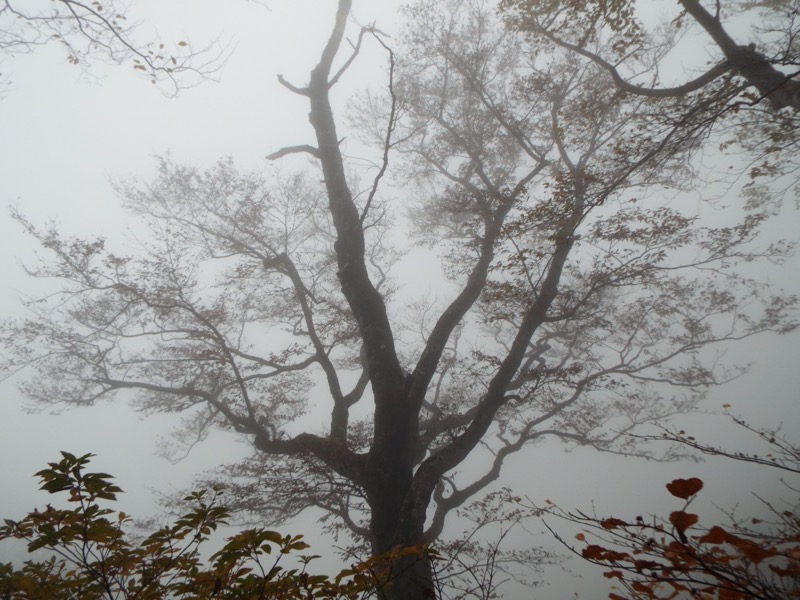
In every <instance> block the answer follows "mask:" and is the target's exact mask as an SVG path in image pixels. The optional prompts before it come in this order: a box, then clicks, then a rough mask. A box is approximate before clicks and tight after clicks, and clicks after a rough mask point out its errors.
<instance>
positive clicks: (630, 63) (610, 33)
mask: <svg viewBox="0 0 800 600" xmlns="http://www.w3.org/2000/svg"><path fill="white" fill-rule="evenodd" d="M706 4H711V5H712V8H707V7H706V6H704V5H703V3H701V2H700V1H699V0H679V2H678V3H677V6H676V7H675V8H674V9H670V10H675V14H674V15H670V17H673V18H670V17H666V18H664V20H663V21H662V22H660V23H658V24H657V25H655V26H652V25H651V26H650V27H648V26H647V25H645V24H644V23H643V21H645V20H646V19H645V14H646V13H649V12H652V10H651V8H650V7H648V5H647V3H645V2H638V1H637V0H608V1H606V0H596V1H592V2H574V1H572V0H552V1H547V2H539V1H531V0H502V2H501V3H500V6H501V10H502V11H503V12H504V14H505V17H506V22H507V24H508V25H509V26H511V27H512V28H514V29H515V30H518V31H521V32H525V33H527V34H528V35H529V36H530V39H531V40H532V41H533V43H537V42H538V43H544V44H547V43H554V44H557V45H559V46H560V47H562V48H564V49H566V50H568V51H569V52H572V53H574V54H575V55H576V56H579V57H581V58H583V59H585V60H588V61H591V62H592V63H593V64H595V65H596V66H598V67H599V68H600V69H601V71H603V72H605V73H606V75H607V76H608V77H609V78H610V79H611V80H612V81H613V82H614V85H615V87H616V88H617V89H618V90H620V92H622V93H625V94H632V95H638V96H645V97H649V98H661V99H665V100H671V101H674V100H675V99H678V98H683V99H684V102H683V103H682V104H683V105H684V106H685V107H686V110H687V113H686V118H691V119H692V120H694V121H695V123H696V124H697V125H698V126H699V127H702V128H703V129H710V128H711V127H712V126H715V125H716V127H717V128H718V129H728V130H731V129H732V130H733V133H732V134H730V136H729V138H730V139H729V140H728V141H727V142H726V145H731V144H732V145H735V146H739V147H743V148H744V149H745V150H747V151H748V152H751V153H753V152H754V153H756V154H758V155H760V157H761V160H759V161H757V162H756V163H755V164H753V165H752V166H751V167H752V168H751V169H750V175H751V177H752V178H753V179H755V178H756V177H763V176H765V175H766V176H771V177H775V178H777V177H779V176H780V175H784V174H787V173H794V172H795V171H796V169H797V165H796V161H795V160H794V157H795V156H796V154H797V149H796V148H797V144H798V141H799V140H798V137H797V131H798V111H800V55H798V46H797V37H798V28H799V27H800V20H798V15H799V14H800V12H799V11H798V4H797V2H795V1H793V0H777V1H772V0H767V1H763V2H762V1H755V2H750V1H730V0H729V1H727V2H713V3H706ZM659 9H661V7H659ZM647 20H649V21H652V18H650V19H647ZM742 25H744V26H745V27H742ZM743 29H744V30H745V32H746V33H742V30H743ZM730 31H737V34H732V33H730ZM687 34H699V35H702V36H706V39H708V40H709V41H710V43H711V46H712V47H713V48H714V50H715V51H716V52H709V54H710V55H711V56H712V57H713V58H712V61H711V62H710V63H706V64H695V65H692V66H693V67H694V68H695V69H698V70H702V72H701V73H699V74H698V75H697V76H695V77H692V78H691V79H689V78H688V77H687V75H686V73H685V70H686V69H685V67H684V66H683V64H681V66H680V67H678V66H677V65H676V64H675V58H676V56H680V57H681V59H682V60H685V57H686V56H687V54H688V53H689V52H692V47H691V43H690V42H689V41H688V40H690V39H691V36H690V35H687ZM737 35H739V36H741V37H740V39H739V40H737V39H736V37H737ZM745 36H748V37H745ZM683 42H686V43H683ZM684 47H685V48H686V51H684V52H681V49H682V48H684ZM714 55H716V56H714ZM709 65H710V66H709ZM700 106H704V110H703V111H702V113H701V114H698V115H694V116H693V115H692V113H693V112H694V111H695V110H696V109H697V108H698V107H700ZM712 107H713V108H712ZM792 181H793V182H794V181H796V178H792ZM748 193H749V194H750V195H751V196H753V197H754V198H755V199H759V200H763V196H764V195H765V192H764V190H763V186H753V189H750V190H749V192H748Z"/></svg>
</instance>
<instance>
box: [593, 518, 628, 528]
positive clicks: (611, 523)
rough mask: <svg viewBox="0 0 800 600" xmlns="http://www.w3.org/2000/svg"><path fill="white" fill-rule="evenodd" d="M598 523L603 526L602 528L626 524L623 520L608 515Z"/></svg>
mask: <svg viewBox="0 0 800 600" xmlns="http://www.w3.org/2000/svg"><path fill="white" fill-rule="evenodd" d="M600 525H602V526H603V529H616V528H617V527H624V526H625V525H627V523H626V522H625V521H623V520H622V519H617V518H616V517H610V518H608V519H604V520H603V521H601V522H600Z"/></svg>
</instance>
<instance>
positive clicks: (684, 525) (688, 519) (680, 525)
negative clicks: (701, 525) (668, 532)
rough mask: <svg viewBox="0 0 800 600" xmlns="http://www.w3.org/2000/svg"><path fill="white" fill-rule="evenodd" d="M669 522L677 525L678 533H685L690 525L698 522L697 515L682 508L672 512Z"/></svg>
mask: <svg viewBox="0 0 800 600" xmlns="http://www.w3.org/2000/svg"><path fill="white" fill-rule="evenodd" d="M669 522H670V523H672V524H673V525H674V526H675V529H677V530H678V533H680V534H683V532H684V531H686V530H687V529H689V527H691V526H692V525H694V524H695V523H697V515H693V514H691V513H685V512H683V511H682V510H676V511H674V512H672V513H670V515H669Z"/></svg>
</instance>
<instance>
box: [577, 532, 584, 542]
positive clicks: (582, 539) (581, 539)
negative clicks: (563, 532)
mask: <svg viewBox="0 0 800 600" xmlns="http://www.w3.org/2000/svg"><path fill="white" fill-rule="evenodd" d="M575 539H576V540H578V541H579V542H585V541H586V536H585V535H583V534H582V533H579V534H578V535H576V536H575Z"/></svg>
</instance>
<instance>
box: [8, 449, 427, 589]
mask: <svg viewBox="0 0 800 600" xmlns="http://www.w3.org/2000/svg"><path fill="white" fill-rule="evenodd" d="M61 454H62V458H61V460H60V461H58V462H54V463H49V468H48V469H44V470H42V471H39V472H38V473H37V474H36V475H37V476H38V477H39V479H40V480H41V482H42V486H41V489H42V490H44V491H47V492H49V493H50V494H59V493H66V494H67V496H68V497H67V502H68V503H70V504H72V505H75V508H73V509H66V508H54V507H53V506H51V505H50V504H48V505H47V508H46V509H44V510H34V511H33V512H31V513H29V514H28V515H27V516H26V517H24V518H23V519H22V520H20V521H12V520H10V519H6V520H5V525H4V526H3V527H0V540H4V539H10V538H11V539H18V540H24V541H27V542H28V551H29V552H31V553H33V552H36V551H48V552H50V553H51V556H50V557H49V558H47V559H45V560H43V561H33V560H29V561H26V562H25V564H24V565H23V567H22V568H21V569H18V570H17V569H14V567H13V565H11V564H0V597H2V598H4V599H5V600H29V599H30V600H32V599H46V598H47V599H59V598H63V599H65V600H67V599H70V598H104V599H107V600H113V599H115V598H125V599H128V598H151V599H154V600H155V599H162V598H193V599H200V598H220V599H222V598H231V599H233V598H275V599H278V598H280V599H282V600H290V599H293V598H297V599H299V598H329V599H341V600H344V599H348V600H355V599H358V598H367V597H372V596H373V595H374V593H375V591H376V590H377V589H380V588H382V587H385V586H389V585H391V579H392V574H391V573H390V572H388V571H384V570H381V569H380V568H379V565H378V562H379V561H377V560H375V559H371V560H369V561H366V562H363V563H359V564H356V565H353V567H352V568H351V569H346V570H344V571H342V572H341V573H339V574H338V575H337V576H336V577H335V579H330V578H328V577H327V576H325V575H312V574H310V573H309V572H308V571H307V568H308V565H309V563H310V562H311V561H313V560H314V558H318V557H314V556H308V555H301V556H299V557H298V559H299V565H298V566H299V568H295V569H287V568H286V566H285V563H286V562H287V560H289V559H288V558H287V556H288V555H289V554H296V553H297V552H300V551H303V550H307V549H308V548H309V546H308V544H306V543H305V542H303V541H302V539H301V538H302V536H290V535H285V536H284V535H281V534H279V533H277V532H275V531H269V530H266V529H263V528H256V529H248V530H245V531H241V532H239V533H237V534H235V535H233V536H231V537H230V538H228V540H227V542H226V543H225V544H224V545H223V547H222V548H221V549H220V550H219V551H218V552H216V553H215V554H213V555H212V556H211V558H210V564H209V565H208V566H206V565H204V564H203V560H202V559H201V554H200V550H201V546H204V545H205V544H206V542H208V539H209V536H210V535H211V534H212V533H213V532H214V531H216V530H217V528H218V527H219V526H220V525H225V524H227V522H228V521H227V519H228V518H229V515H230V513H229V511H228V509H226V508H225V507H224V506H223V505H222V504H221V494H222V491H221V490H219V489H216V490H213V491H211V492H210V493H209V491H198V492H193V493H192V494H191V495H190V496H188V497H186V498H185V499H184V500H185V502H187V503H188V504H189V506H190V511H189V512H188V513H186V514H185V515H183V516H181V517H180V518H178V519H177V520H176V521H175V523H174V524H173V525H167V526H164V527H162V528H160V529H159V530H158V531H156V532H154V533H152V534H150V535H149V536H146V537H142V536H139V538H138V539H137V537H136V536H132V535H130V534H128V533H127V532H126V531H125V528H126V527H128V526H130V525H131V523H132V518H131V517H130V516H129V515H127V514H125V513H123V512H117V511H115V510H113V509H111V508H105V507H104V503H107V502H113V501H115V500H116V499H117V494H119V493H120V492H122V490H121V489H120V488H119V486H117V485H115V484H114V483H112V482H111V479H113V477H111V476H110V475H108V474H106V473H91V472H86V471H85V469H86V467H87V465H88V464H89V462H90V459H91V457H92V455H91V454H87V455H84V456H75V455H74V454H70V453H69V452H62V453H61ZM424 552H427V550H425V549H419V550H418V552H417V556H421V555H422V554H423V553H424ZM293 558H294V557H293ZM392 558H393V557H383V558H382V559H381V562H382V563H386V562H389V563H391V560H392Z"/></svg>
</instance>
